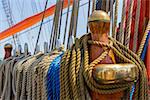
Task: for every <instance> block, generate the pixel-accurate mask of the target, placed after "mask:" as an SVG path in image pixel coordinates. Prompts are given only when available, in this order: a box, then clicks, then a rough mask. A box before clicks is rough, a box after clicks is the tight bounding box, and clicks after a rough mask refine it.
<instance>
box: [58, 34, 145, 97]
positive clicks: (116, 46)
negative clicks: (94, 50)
mask: <svg viewBox="0 0 150 100" xmlns="http://www.w3.org/2000/svg"><path fill="white" fill-rule="evenodd" d="M89 40H90V36H89V35H84V36H83V37H81V39H80V40H76V43H75V45H73V47H72V48H71V50H68V51H67V52H66V53H65V56H64V57H63V59H62V63H61V69H60V80H61V81H60V83H61V86H60V91H61V93H60V94H61V95H60V99H61V100H64V99H75V100H76V99H77V100H86V99H87V98H86V97H87V92H85V90H86V89H87V86H88V88H89V89H90V90H92V91H95V92H98V93H100V94H111V93H116V92H119V91H123V90H126V89H130V88H131V86H132V85H133V82H131V83H127V84H119V85H118V84H117V85H115V84H113V85H103V84H98V83H97V82H96V81H95V80H94V78H93V76H92V69H93V67H94V66H95V65H97V64H98V63H99V62H100V61H102V60H103V59H104V58H105V57H106V56H107V55H108V52H109V50H110V49H111V50H113V52H114V53H115V54H116V56H117V57H119V58H120V60H121V62H124V63H132V64H136V65H137V67H138V69H139V76H138V78H139V80H138V82H137V84H139V85H137V84H136V92H135V95H136V97H135V99H136V100H147V98H148V96H147V89H148V88H147V75H146V69H145V66H144V64H143V62H141V60H140V58H139V57H138V56H137V55H136V54H134V53H133V52H132V51H131V50H128V49H127V48H126V47H124V46H123V45H122V44H120V43H119V42H117V41H115V40H114V39H112V38H109V40H110V44H105V43H101V42H98V41H91V40H90V41H89ZM88 44H94V45H98V46H101V47H106V48H107V49H106V50H104V52H103V53H102V54H101V55H100V56H99V57H98V58H97V59H95V60H94V61H93V62H91V63H90V64H89V54H88ZM72 52H73V53H72ZM71 53H72V54H71ZM72 58H73V59H72ZM74 60H76V61H74ZM78 61H79V62H78ZM73 64H74V65H73ZM73 66H74V67H75V68H73ZM77 66H78V67H77ZM71 68H73V69H72V70H73V71H72V72H73V73H71V75H70V74H69V73H70V72H68V69H71ZM68 75H69V78H68ZM66 79H69V80H67V83H66V82H65V81H66ZM75 80H76V81H75ZM73 82H74V84H73V85H71V84H70V83H73ZM86 85H87V86H86ZM73 86H74V87H73ZM82 86H83V87H82ZM69 88H71V89H69ZM66 90H67V91H66ZM82 91H84V92H82ZM73 92H74V93H73Z"/></svg>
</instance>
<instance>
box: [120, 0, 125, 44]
mask: <svg viewBox="0 0 150 100" xmlns="http://www.w3.org/2000/svg"><path fill="white" fill-rule="evenodd" d="M125 14H126V0H123V7H122V18H121V26H120V30H119V42H120V43H122V44H124V25H125V21H126V16H125Z"/></svg>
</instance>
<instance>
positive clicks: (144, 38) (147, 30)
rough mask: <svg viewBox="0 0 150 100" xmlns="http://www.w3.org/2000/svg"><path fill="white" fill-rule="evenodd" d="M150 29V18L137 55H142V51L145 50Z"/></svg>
mask: <svg viewBox="0 0 150 100" xmlns="http://www.w3.org/2000/svg"><path fill="white" fill-rule="evenodd" d="M149 31H150V20H149V21H148V25H147V28H146V30H145V33H144V36H143V38H142V41H141V44H140V47H139V49H138V52H137V55H138V56H139V57H140V56H141V53H142V51H143V48H144V44H145V42H146V38H147V35H148V32H149Z"/></svg>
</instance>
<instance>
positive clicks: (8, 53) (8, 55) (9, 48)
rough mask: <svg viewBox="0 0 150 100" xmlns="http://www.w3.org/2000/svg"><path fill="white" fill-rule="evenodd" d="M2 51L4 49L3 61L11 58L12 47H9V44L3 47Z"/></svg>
mask: <svg viewBox="0 0 150 100" xmlns="http://www.w3.org/2000/svg"><path fill="white" fill-rule="evenodd" d="M4 49H5V57H4V59H7V58H9V57H11V56H12V55H11V52H12V45H11V44H6V45H5V46H4Z"/></svg>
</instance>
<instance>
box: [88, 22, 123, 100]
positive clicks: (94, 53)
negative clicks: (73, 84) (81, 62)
mask: <svg viewBox="0 0 150 100" xmlns="http://www.w3.org/2000/svg"><path fill="white" fill-rule="evenodd" d="M89 28H90V31H91V39H92V40H95V41H101V42H104V43H108V42H109V41H108V33H109V29H110V23H109V22H102V21H94V22H90V23H89ZM89 47H90V49H89V55H90V62H92V61H94V60H95V59H96V58H98V57H99V56H100V55H101V53H102V52H103V51H104V49H103V48H102V47H100V46H97V45H89ZM110 52H111V53H109V55H108V56H107V57H106V58H105V59H104V60H103V61H101V62H100V63H103V64H105V63H107V64H113V63H116V62H115V61H114V60H112V59H113V58H114V54H113V52H112V50H110ZM95 67H96V66H95ZM90 94H91V97H92V100H121V98H122V97H123V94H124V91H122V92H118V93H113V94H105V95H104V94H99V93H96V92H94V91H90Z"/></svg>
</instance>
